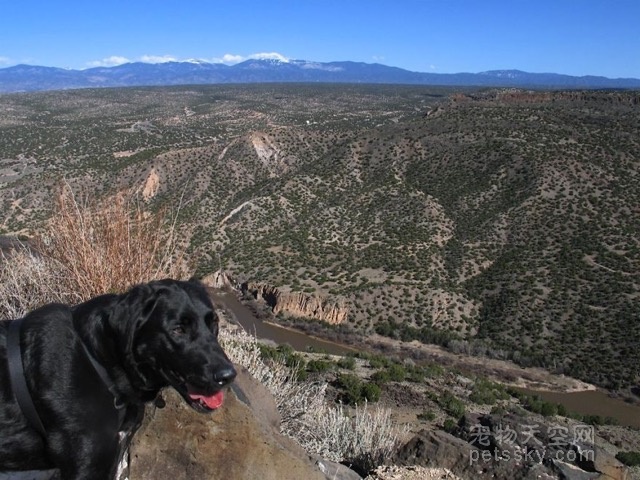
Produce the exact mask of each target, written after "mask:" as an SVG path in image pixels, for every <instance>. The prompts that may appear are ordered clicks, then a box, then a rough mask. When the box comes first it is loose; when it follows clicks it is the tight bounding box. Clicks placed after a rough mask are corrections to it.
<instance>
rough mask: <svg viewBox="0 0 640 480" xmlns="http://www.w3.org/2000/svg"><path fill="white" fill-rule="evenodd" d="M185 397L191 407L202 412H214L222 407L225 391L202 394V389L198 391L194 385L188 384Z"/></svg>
mask: <svg viewBox="0 0 640 480" xmlns="http://www.w3.org/2000/svg"><path fill="white" fill-rule="evenodd" d="M185 387H186V388H185V390H186V391H185V392H184V393H183V395H182V396H183V397H184V398H185V400H187V402H188V403H189V405H190V406H191V407H192V408H194V409H195V410H198V411H200V412H212V411H213V410H216V409H217V408H220V407H221V406H222V403H223V402H224V391H222V390H219V391H217V392H214V393H202V392H203V391H202V389H198V388H196V387H194V386H193V385H189V384H186V385H185Z"/></svg>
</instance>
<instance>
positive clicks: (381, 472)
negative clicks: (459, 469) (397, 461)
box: [366, 465, 461, 480]
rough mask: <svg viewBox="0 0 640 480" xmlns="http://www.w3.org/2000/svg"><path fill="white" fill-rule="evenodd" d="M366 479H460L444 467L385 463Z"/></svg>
mask: <svg viewBox="0 0 640 480" xmlns="http://www.w3.org/2000/svg"><path fill="white" fill-rule="evenodd" d="M366 480H461V479H460V477H457V476H456V475H454V474H453V472H451V471H450V470H447V469H446V468H425V467H417V466H412V467H397V466H391V465H385V466H382V467H378V468H376V470H375V471H374V472H372V473H371V475H369V476H368V477H367V478H366Z"/></svg>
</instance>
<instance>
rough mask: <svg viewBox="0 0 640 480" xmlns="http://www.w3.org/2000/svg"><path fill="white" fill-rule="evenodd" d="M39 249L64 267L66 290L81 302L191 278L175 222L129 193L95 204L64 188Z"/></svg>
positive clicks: (67, 187) (39, 243)
mask: <svg viewBox="0 0 640 480" xmlns="http://www.w3.org/2000/svg"><path fill="white" fill-rule="evenodd" d="M36 245H37V249H38V250H39V251H40V252H42V254H43V255H44V256H45V257H46V258H49V259H51V260H52V261H54V262H56V263H57V264H58V265H59V266H60V269H61V270H62V271H63V272H64V280H65V282H66V283H67V285H66V288H67V289H68V290H70V291H73V292H75V293H76V294H77V295H78V296H79V297H80V298H82V299H88V298H91V297H94V296H96V295H101V294H103V293H109V292H111V293H119V292H123V291H125V290H127V289H128V288H129V287H131V286H132V285H135V284H138V283H143V282H148V281H151V280H155V279H159V278H166V277H171V278H177V279H180V278H184V277H185V276H186V275H187V267H186V262H185V256H184V248H179V247H178V243H177V239H176V228H175V221H169V220H168V216H167V215H165V214H164V213H163V212H161V213H160V214H155V215H152V214H149V213H148V212H145V211H144V210H143V208H142V204H141V202H140V201H139V200H136V199H135V198H131V197H129V196H126V195H124V194H118V195H115V196H113V197H110V198H108V199H106V200H104V201H102V202H93V203H92V202H89V201H87V200H84V201H81V200H78V199H77V198H76V196H75V195H74V193H73V192H72V190H71V188H69V186H68V185H65V186H63V187H62V189H61V191H60V194H59V195H58V197H57V199H56V203H55V211H54V215H53V217H52V218H51V220H50V222H49V224H48V228H47V231H46V232H45V233H44V234H43V235H42V236H41V237H40V238H39V239H37V243H36Z"/></svg>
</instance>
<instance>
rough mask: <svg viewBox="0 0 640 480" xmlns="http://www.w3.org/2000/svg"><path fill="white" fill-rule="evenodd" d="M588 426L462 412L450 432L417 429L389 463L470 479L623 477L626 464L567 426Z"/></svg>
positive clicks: (626, 475) (614, 479)
mask: <svg viewBox="0 0 640 480" xmlns="http://www.w3.org/2000/svg"><path fill="white" fill-rule="evenodd" d="M574 428H577V430H575V431H574V430H573V429H574ZM590 428H592V427H589V426H588V425H579V424H571V425H568V424H559V425H556V424H554V423H553V422H551V423H547V421H544V420H539V419H538V420H536V419H533V418H529V417H526V418H525V417H520V416H518V415H514V414H505V415H477V414H467V415H465V416H464V417H462V418H461V419H460V422H459V423H458V425H457V427H456V428H455V429H454V430H453V431H452V433H453V434H450V433H447V432H443V431H430V430H422V431H421V432H419V433H418V434H416V435H415V436H414V437H413V438H412V439H411V440H410V441H409V442H407V443H406V444H405V445H404V446H402V447H401V448H400V449H399V450H398V452H397V454H396V457H395V459H394V460H395V461H394V463H395V464H398V465H421V466H425V467H431V468H433V467H440V468H446V469H449V470H450V471H452V472H453V473H454V474H456V475H458V476H460V477H462V478H473V479H476V478H477V479H483V478H492V479H497V480H529V479H531V480H533V479H557V478H560V479H563V480H578V479H580V480H582V479H585V480H586V479H598V480H628V478H629V469H628V468H626V467H625V466H624V465H622V464H621V463H620V462H619V461H618V460H616V459H615V458H614V457H613V456H612V455H611V454H610V453H608V452H607V451H606V450H604V449H603V448H601V447H599V446H598V445H594V444H593V443H585V442H583V441H581V440H576V438H578V437H575V438H574V437H573V436H572V435H574V434H572V433H571V432H572V431H574V432H578V431H581V432H582V434H584V433H587V434H588V433H589V429H590ZM582 434H581V435H582ZM587 436H588V435H587ZM585 438H586V437H585Z"/></svg>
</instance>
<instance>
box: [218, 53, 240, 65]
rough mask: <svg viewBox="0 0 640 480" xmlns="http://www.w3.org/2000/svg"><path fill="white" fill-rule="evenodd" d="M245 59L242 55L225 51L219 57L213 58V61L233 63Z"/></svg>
mask: <svg viewBox="0 0 640 480" xmlns="http://www.w3.org/2000/svg"><path fill="white" fill-rule="evenodd" d="M244 60H246V58H245V57H243V56H242V55H234V54H232V53H225V54H224V55H223V56H222V57H221V58H214V59H213V63H226V64H228V65H233V64H234V63H240V62H242V61H244Z"/></svg>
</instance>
